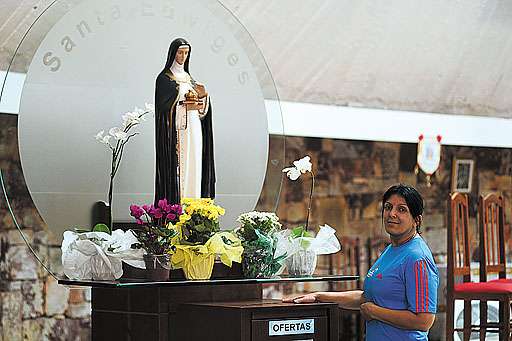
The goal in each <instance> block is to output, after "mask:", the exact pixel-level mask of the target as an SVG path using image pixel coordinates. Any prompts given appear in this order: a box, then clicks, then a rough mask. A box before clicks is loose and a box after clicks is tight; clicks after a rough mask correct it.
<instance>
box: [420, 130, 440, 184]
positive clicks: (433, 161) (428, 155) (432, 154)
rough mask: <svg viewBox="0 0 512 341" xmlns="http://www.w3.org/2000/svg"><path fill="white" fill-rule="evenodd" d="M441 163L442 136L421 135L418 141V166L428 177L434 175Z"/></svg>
mask: <svg viewBox="0 0 512 341" xmlns="http://www.w3.org/2000/svg"><path fill="white" fill-rule="evenodd" d="M440 161H441V136H439V135H438V136H437V137H433V136H426V137H424V136H423V135H420V137H419V141H418V158H417V162H418V166H419V167H420V168H421V170H422V171H424V172H425V174H427V175H432V174H434V173H435V171H436V170H437V169H438V168H439V162H440Z"/></svg>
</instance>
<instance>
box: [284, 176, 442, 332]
mask: <svg viewBox="0 0 512 341" xmlns="http://www.w3.org/2000/svg"><path fill="white" fill-rule="evenodd" d="M422 214H423V199H422V197H421V195H420V194H419V193H418V192H417V191H416V189H414V188H413V187H410V186H406V185H402V184H399V185H395V186H391V187H390V188H389V189H388V190H387V191H386V192H385V193H384V195H383V197H382V212H381V216H382V223H383V225H384V227H385V229H386V232H387V233H388V234H389V236H390V238H391V245H389V246H388V247H387V248H386V249H385V250H384V251H383V252H382V254H381V255H380V257H379V258H378V259H377V261H376V262H375V264H373V266H372V267H371V269H370V270H369V271H368V274H367V275H366V278H365V281H364V288H363V289H364V290H362V291H361V290H355V291H345V292H316V293H312V294H307V295H301V296H297V297H292V298H288V299H284V300H283V301H285V302H294V303H312V302H337V303H339V305H340V306H341V307H342V308H346V309H359V310H360V311H361V314H362V316H363V317H364V318H365V319H366V320H367V322H366V340H371V341H373V340H428V337H427V333H428V330H429V329H430V327H431V326H432V324H433V323H434V319H435V313H436V307H437V287H438V285H439V276H438V272H437V267H436V264H435V263H434V259H433V257H432V252H431V251H430V249H429V248H428V246H427V244H426V243H425V241H424V240H423V238H421V237H420V236H419V233H420V226H421V222H422Z"/></svg>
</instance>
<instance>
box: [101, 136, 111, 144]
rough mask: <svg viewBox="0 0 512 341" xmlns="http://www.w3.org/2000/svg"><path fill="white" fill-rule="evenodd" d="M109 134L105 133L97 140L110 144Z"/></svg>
mask: <svg viewBox="0 0 512 341" xmlns="http://www.w3.org/2000/svg"><path fill="white" fill-rule="evenodd" d="M110 138H111V136H110V135H105V136H103V138H102V139H101V140H99V141H100V142H101V143H103V144H106V145H109V146H110Z"/></svg>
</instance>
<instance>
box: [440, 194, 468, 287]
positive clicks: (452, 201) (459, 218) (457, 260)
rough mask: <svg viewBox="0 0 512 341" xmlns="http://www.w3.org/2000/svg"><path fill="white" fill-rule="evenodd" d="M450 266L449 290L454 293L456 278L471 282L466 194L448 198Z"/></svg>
mask: <svg viewBox="0 0 512 341" xmlns="http://www.w3.org/2000/svg"><path fill="white" fill-rule="evenodd" d="M447 204H448V205H447V206H448V215H447V218H448V224H447V225H448V228H447V231H448V236H447V244H448V245H447V246H448V255H447V256H448V257H447V258H448V264H447V269H446V271H447V273H446V275H447V279H446V284H447V290H448V293H450V292H453V288H454V285H455V277H456V276H462V278H463V281H464V282H469V281H470V280H471V268H470V264H471V263H470V253H469V203H468V197H467V195H466V194H462V193H458V192H456V193H452V194H450V196H449V198H448V203H447Z"/></svg>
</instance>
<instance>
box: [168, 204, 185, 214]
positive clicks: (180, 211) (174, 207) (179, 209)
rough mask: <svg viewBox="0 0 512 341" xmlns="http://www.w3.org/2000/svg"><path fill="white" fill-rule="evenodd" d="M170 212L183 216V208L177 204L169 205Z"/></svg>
mask: <svg viewBox="0 0 512 341" xmlns="http://www.w3.org/2000/svg"><path fill="white" fill-rule="evenodd" d="M171 211H172V212H175V213H176V214H177V215H181V214H183V208H182V207H181V205H178V204H175V205H171Z"/></svg>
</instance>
